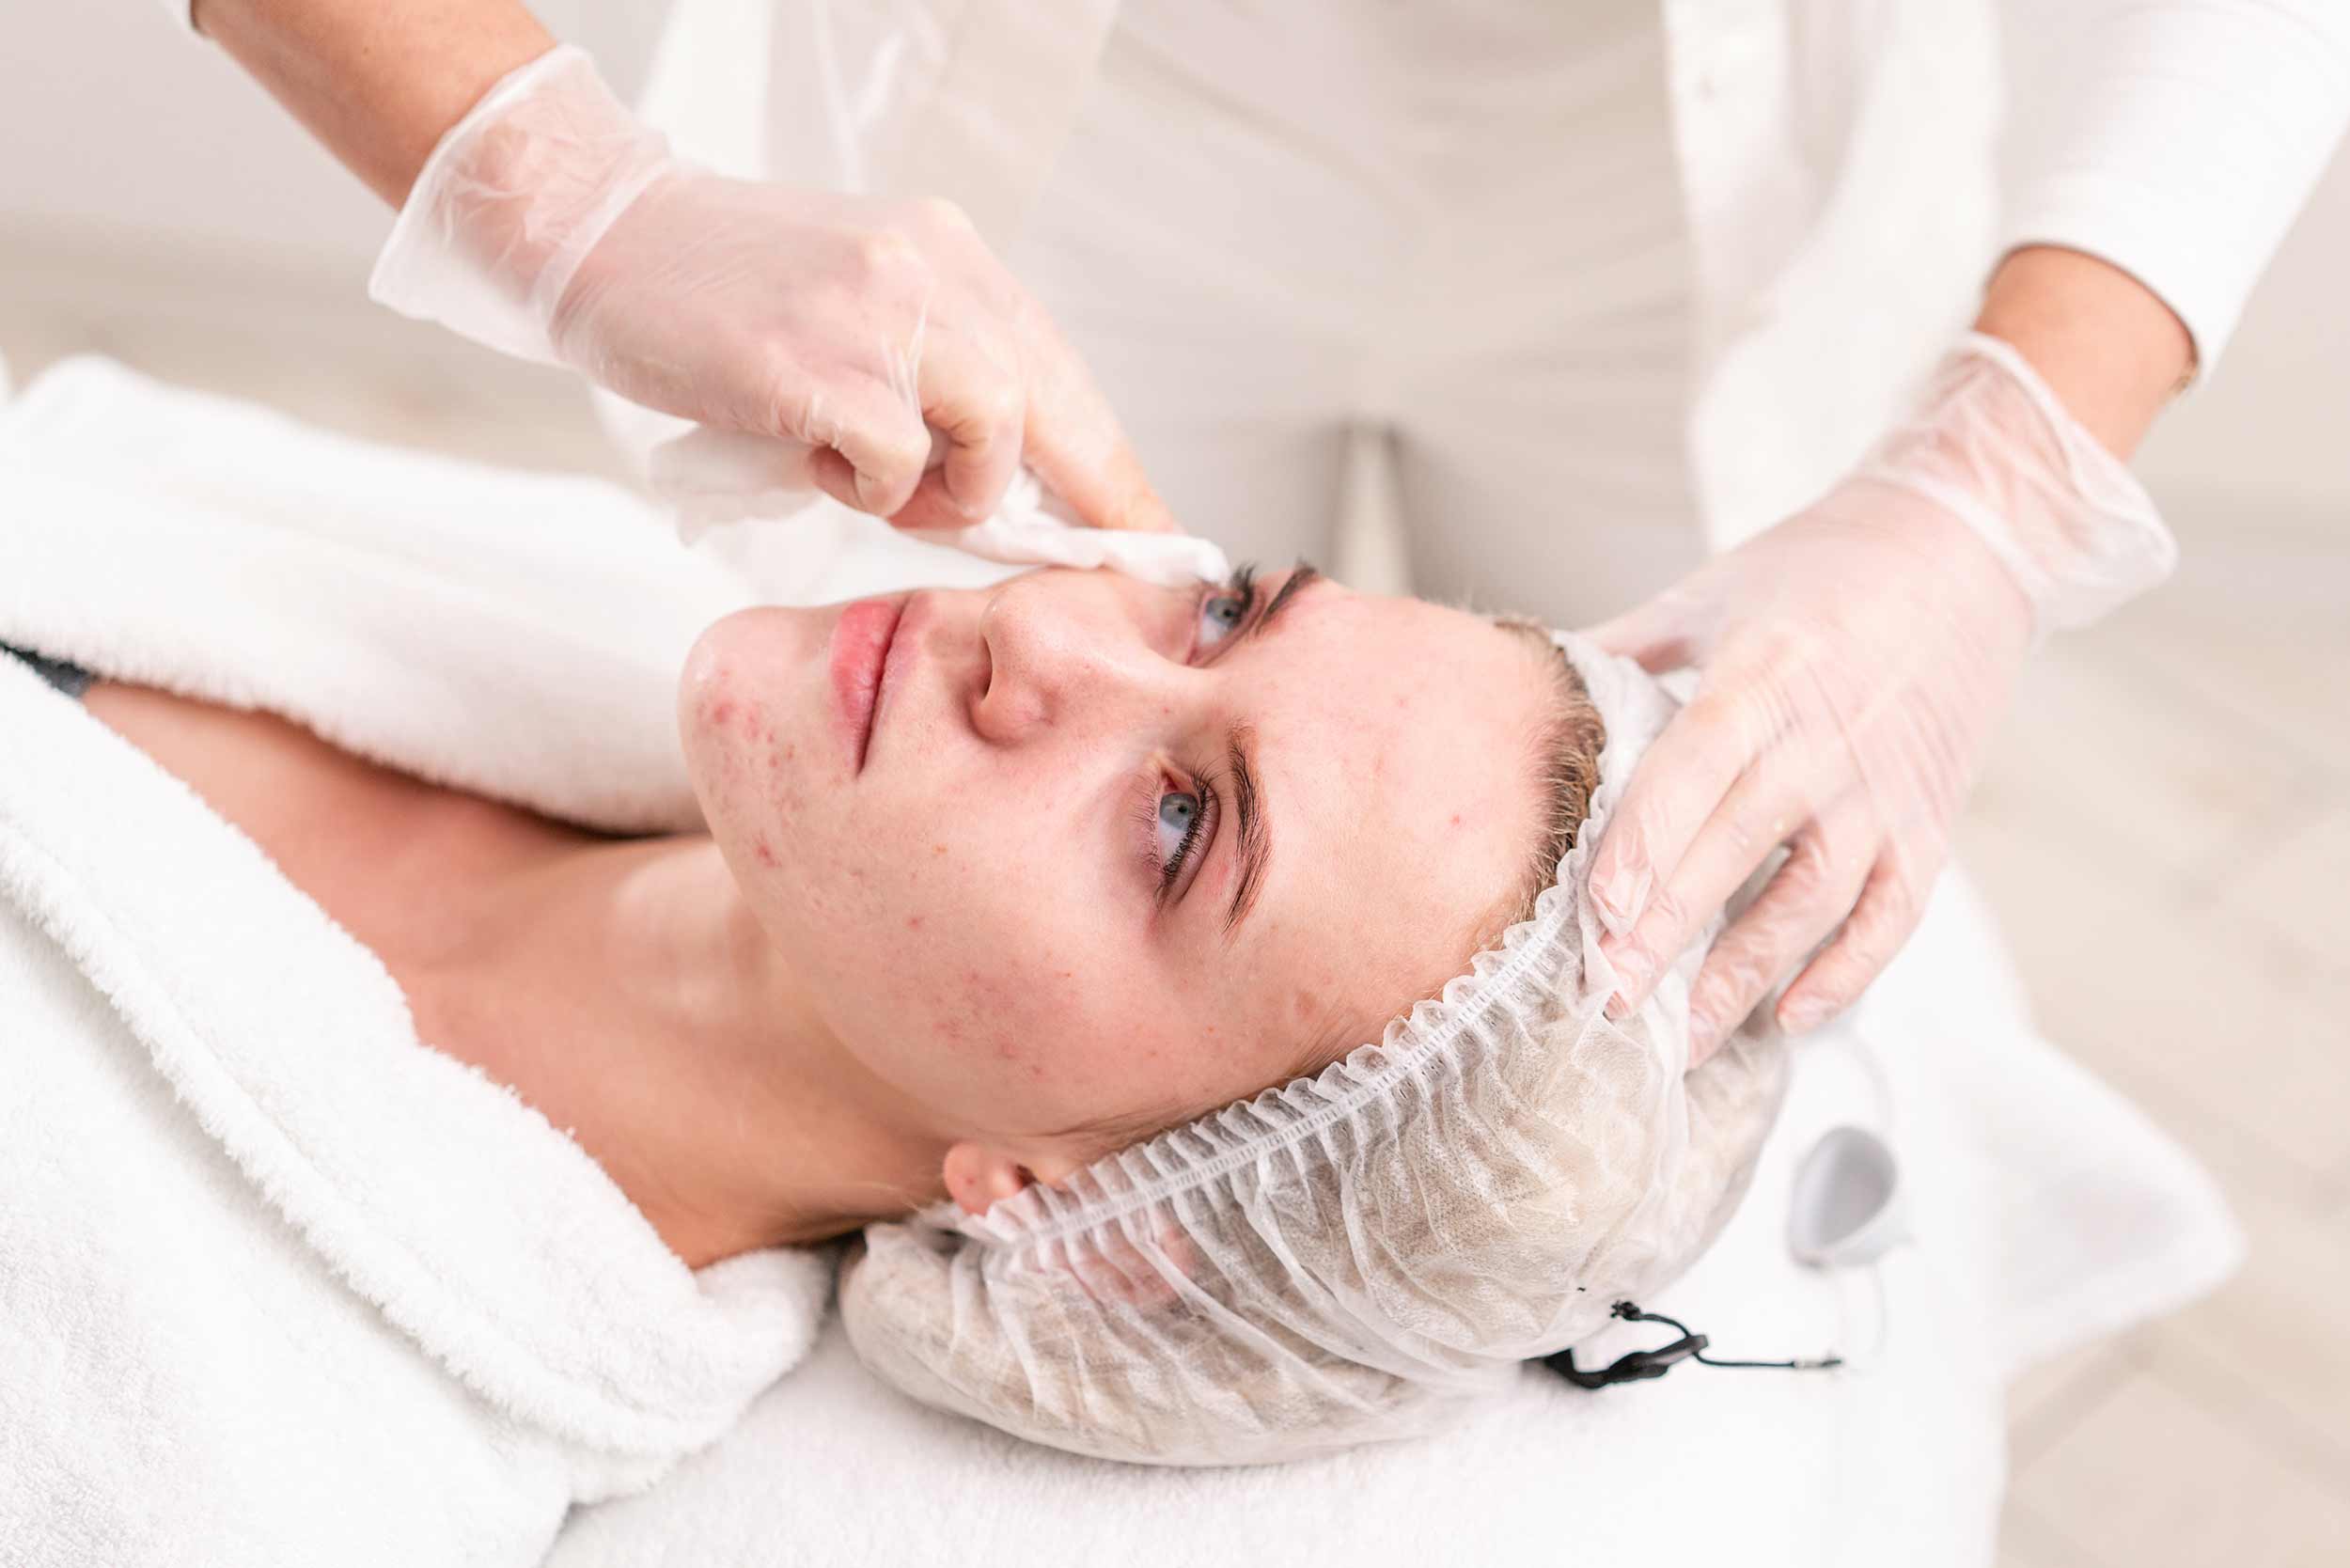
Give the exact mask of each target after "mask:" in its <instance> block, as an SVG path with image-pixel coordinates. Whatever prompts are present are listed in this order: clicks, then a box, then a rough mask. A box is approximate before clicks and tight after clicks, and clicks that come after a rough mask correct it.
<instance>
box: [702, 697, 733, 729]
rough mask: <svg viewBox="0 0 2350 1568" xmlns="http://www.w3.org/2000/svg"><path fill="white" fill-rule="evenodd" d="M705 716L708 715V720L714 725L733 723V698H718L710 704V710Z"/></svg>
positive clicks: (720, 725) (721, 725) (722, 725)
mask: <svg viewBox="0 0 2350 1568" xmlns="http://www.w3.org/2000/svg"><path fill="white" fill-rule="evenodd" d="M707 716H708V717H709V719H710V722H711V723H712V724H713V725H714V726H719V727H724V726H726V725H729V724H731V723H733V722H734V698H730V697H722V698H719V699H718V700H717V701H715V702H713V703H712V704H711V705H710V711H709V713H708V715H707Z"/></svg>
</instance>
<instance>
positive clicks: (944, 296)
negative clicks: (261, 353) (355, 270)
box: [368, 45, 1172, 529]
mask: <svg viewBox="0 0 2350 1568" xmlns="http://www.w3.org/2000/svg"><path fill="white" fill-rule="evenodd" d="M368 293H369V295H370V296H371V297H373V298H374V299H375V300H377V301H378V302H380V303H382V304H384V305H387V306H391V307H392V308H393V309H395V310H398V311H399V312H400V313H401V314H403V315H407V316H413V317H416V318H418V319H420V320H425V321H438V322H440V323H441V324H443V325H444V326H446V327H448V328H449V329H450V330H452V331H454V332H457V333H459V334H461V335H462V336H463V337H470V338H472V339H474V340H475V341H477V342H479V343H484V344H487V345H488V346H490V347H491V348H493V349H498V350H501V351H503V352H504V353H509V354H513V355H516V356H517V357H520V358H524V359H532V360H539V361H541V362H545V363H558V364H563V365H568V366H571V367H572V368H575V369H577V370H579V371H580V372H581V373H583V374H585V375H587V376H588V377H589V378H591V379H592V380H595V381H597V382H600V383H602V384H603V385H605V386H607V387H610V388H611V389H612V390H613V391H615V392H618V393H619V394H620V395H621V396H623V397H626V398H629V399H632V400H635V401H637V402H640V403H644V404H646V405H648V406H650V407H652V408H657V409H660V410H662V411H664V412H666V413H669V414H674V415H679V416H683V417H685V418H688V419H692V420H696V421H697V422H699V423H700V424H702V425H704V426H706V427H710V428H712V429H715V430H719V431H748V432H751V433H753V434H757V435H763V436H772V437H775V438H776V440H778V441H780V442H788V443H796V444H803V445H805V446H807V447H812V448H815V450H814V452H813V456H812V463H811V465H810V472H809V477H810V478H812V479H813V480H814V482H815V483H816V484H817V486H818V487H819V488H821V489H823V491H825V492H826V493H827V494H830V495H832V496H833V497H834V498H835V499H836V500H838V501H840V502H842V503H844V504H845V505H848V506H852V507H855V508H857V509H858V510H864V511H869V512H873V513H876V514H878V515H880V516H884V517H887V518H889V519H890V520H891V521H893V522H896V523H899V524H901V525H906V526H917V527H957V526H961V525H964V524H970V523H976V522H978V521H979V520H980V519H982V518H985V517H987V516H988V515H989V514H990V513H992V512H993V511H994V510H995V505H996V503H997V501H998V500H1000V499H1001V498H1002V496H1003V494H1004V492H1005V490H1006V488H1007V487H1008V486H1009V485H1010V484H1011V481H1012V478H1013V476H1014V475H1015V474H1016V473H1017V472H1018V470H1019V469H1020V467H1021V465H1022V463H1023V462H1024V461H1025V463H1026V464H1027V466H1028V467H1029V468H1030V469H1031V470H1032V471H1033V472H1034V473H1035V474H1036V476H1037V477H1038V478H1040V479H1041V480H1042V482H1043V483H1044V485H1045V486H1046V487H1047V488H1048V489H1049V490H1050V491H1051V492H1052V493H1053V494H1056V495H1058V497H1059V498H1060V499H1061V500H1062V501H1063V502H1064V503H1065V504H1066V506H1067V509H1068V510H1070V511H1071V512H1072V513H1073V514H1074V515H1075V516H1076V517H1077V518H1078V519H1079V520H1081V521H1083V522H1085V523H1087V524H1089V525H1094V526H1100V527H1114V528H1150V529H1163V528H1168V527H1171V526H1172V521H1171V519H1170V518H1169V517H1168V516H1167V510H1166V508H1165V507H1164V506H1163V505H1162V504H1161V503H1160V501H1159V499H1158V497H1157V495H1156V494H1153V493H1152V489H1151V487H1150V485H1149V483H1148V482H1147V481H1146V480H1145V479H1144V478H1143V477H1142V473H1141V468H1140V465H1139V463H1137V462H1136V458H1135V455H1134V452H1133V449H1132V448H1131V447H1129V446H1128V445H1127V442H1126V438H1125V435H1124V433H1123V431H1121V430H1120V428H1119V425H1118V421H1117V419H1116V418H1115V417H1114V416H1112V415H1111V413H1110V411H1109V408H1108V405H1107V404H1106V403H1105V401H1104V400H1103V399H1102V396H1101V393H1100V392H1099V391H1098V390H1097V389H1096V388H1095V386H1094V384H1093V382H1092V379H1091V377H1090V376H1089V374H1088V373H1087V371H1086V369H1085V368H1084V367H1083V366H1082V365H1081V364H1080V363H1079V362H1078V360H1077V358H1076V355H1075V354H1074V353H1073V352H1072V350H1071V349H1070V347H1069V345H1068V344H1067V343H1066V342H1064V341H1063V340H1062V338H1061V337H1060V335H1059V334H1058V331H1057V330H1056V329H1055V328H1054V326H1053V324H1052V323H1051V321H1048V320H1047V319H1046V317H1045V314H1044V312H1043V310H1042V308H1041V307H1040V306H1038V305H1037V304H1036V302H1035V301H1034V300H1032V299H1031V298H1029V296H1028V295H1027V293H1026V290H1023V289H1021V288H1020V286H1019V285H1018V284H1017V283H1015V282H1014V281H1013V280H1012V278H1011V274H1009V273H1007V272H1006V271H1005V270H1004V268H1003V265H1002V264H1001V263H1000V262H998V261H997V260H996V259H995V256H994V255H993V254H992V253H990V251H989V250H988V248H987V246H986V244H985V243H983V242H982V241H981V240H980V239H979V235H978V233H977V232H976V231H974V230H973V229H972V227H971V226H970V225H969V223H968V222H966V221H965V220H964V218H963V216H962V214H961V213H960V212H959V211H957V210H956V209H955V208H953V207H952V206H950V205H948V204H947V203H944V202H936V201H890V200H883V199H879V198H874V197H867V196H843V195H838V194H833V193H828V192H823V191H813V190H802V189H795V188H792V187H790V186H784V185H776V184H764V183H757V182H751V181H744V180H727V179H722V178H720V177H718V176H716V175H713V174H711V173H709V172H708V171H706V170H702V169H698V168H696V167H693V166H691V165H686V164H683V163H681V162H680V161H678V160H677V159H675V158H673V157H671V156H670V154H669V150H668V146H667V143H666V140H665V138H663V137H662V136H661V135H660V133H657V132H654V131H652V130H650V129H649V128H648V127H646V126H645V125H644V124H643V123H642V122H640V121H639V120H638V119H637V118H636V117H635V115H634V114H632V113H631V112H630V111H629V110H628V109H627V108H626V107H625V106H624V105H623V104H621V103H620V102H619V100H618V99H616V98H614V97H613V96H612V94H611V92H610V91H609V90H608V89H607V88H606V87H605V86H604V85H603V81H602V79H601V78H600V77H599V76H598V75H597V73H596V69H595V66H594V64H593V62H591V61H590V60H589V59H588V57H587V55H586V54H584V53H583V52H581V51H580V50H578V49H576V48H573V47H572V46H570V45H563V46H560V47H558V48H556V49H554V50H551V51H549V52H548V53H547V54H545V55H541V56H540V57H539V58H538V59H536V60H534V61H532V62H531V63H530V64H528V65H525V66H524V67H522V68H521V69H520V70H518V71H514V72H512V73H511V74H509V75H508V76H507V77H505V78H504V79H503V80H501V81H500V82H498V83H497V85H496V86H493V87H492V88H491V89H490V91H489V92H488V93H486V94H484V95H483V97H482V99H481V101H480V102H478V103H477V104H476V105H475V106H474V107H473V108H472V110H470V111H469V112H468V113H467V114H466V115H465V117H464V118H462V120H460V121H459V122H458V123H457V124H456V125H455V126H453V127H451V128H450V130H449V131H448V133H446V135H444V136H443V137H442V138H441V141H440V143H439V145H438V146H436V147H435V148H434V149H433V150H432V155H431V158H430V159H429V160H428V161H427V162H426V164H425V166H424V169H423V171H422V172H421V173H420V174H419V175H418V176H417V178H416V181H415V186H414V188H413V189H412V190H411V191H410V193H409V196H408V199H407V201H406V203H405V204H404V205H403V206H402V207H401V209H400V212H399V219H398V220H397V222H396V223H395V224H394V226H393V229H392V236H391V238H390V239H389V240H388V241H387V242H386V243H385V244H384V252H383V255H382V256H381V257H379V258H378V259H377V261H376V265H375V271H374V274H373V275H372V276H371V277H370V279H369V280H368ZM934 447H935V451H934V450H933V448H934Z"/></svg>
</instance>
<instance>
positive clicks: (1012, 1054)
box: [995, 1040, 1020, 1061]
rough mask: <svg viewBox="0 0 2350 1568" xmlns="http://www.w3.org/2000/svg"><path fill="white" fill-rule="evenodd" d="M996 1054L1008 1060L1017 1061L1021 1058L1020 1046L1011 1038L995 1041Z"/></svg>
mask: <svg viewBox="0 0 2350 1568" xmlns="http://www.w3.org/2000/svg"><path fill="white" fill-rule="evenodd" d="M995 1054H996V1055H997V1056H999V1057H1001V1058H1004V1059H1005V1060H1006V1061H1017V1060H1019V1059H1020V1047H1019V1046H1017V1045H1014V1044H1013V1043H1011V1041H1009V1040H999V1041H997V1042H996V1043H995Z"/></svg>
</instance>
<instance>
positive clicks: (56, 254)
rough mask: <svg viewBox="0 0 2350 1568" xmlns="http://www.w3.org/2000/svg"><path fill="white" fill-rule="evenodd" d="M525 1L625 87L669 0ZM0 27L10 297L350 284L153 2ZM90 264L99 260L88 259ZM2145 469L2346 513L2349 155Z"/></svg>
mask: <svg viewBox="0 0 2350 1568" xmlns="http://www.w3.org/2000/svg"><path fill="white" fill-rule="evenodd" d="M536 8H537V9H538V11H539V13H540V15H541V16H542V17H544V18H545V19H546V21H547V23H548V24H549V25H550V26H551V27H553V28H554V30H555V31H556V32H557V33H559V34H561V35H562V36H564V37H566V38H570V39H574V40H576V41H578V42H581V43H584V44H586V45H587V47H588V48H590V49H591V50H593V51H594V52H595V53H596V55H597V56H598V58H599V59H600V60H601V61H602V62H603V65H604V68H605V70H606V72H607V73H608V74H609V75H610V76H611V77H612V78H613V79H614V81H615V85H616V86H619V87H620V88H621V90H623V91H630V90H633V89H634V86H635V82H636V79H637V76H638V74H639V72H640V71H641V70H642V66H643V61H644V57H645V53H646V50H647V49H648V47H649V45H650V39H651V38H652V36H653V34H654V32H655V31H656V30H657V28H658V27H659V25H660V22H661V18H662V16H663V14H664V12H665V10H666V8H665V7H664V6H663V5H661V4H660V3H658V0H538V4H537V7H536ZM2012 31H2013V30H2012ZM4 36H5V37H6V38H7V39H8V44H7V47H6V48H5V49H0V149H6V150H5V152H4V153H0V304H5V303H7V302H6V295H7V293H8V291H9V290H12V289H15V290H34V289H36V288H38V289H39V290H45V292H44V293H43V294H42V296H41V297H40V298H39V299H20V300H19V301H18V302H16V303H17V304H18V305H19V306H21V307H25V308H30V309H32V310H34V311H39V310H43V309H48V308H51V301H52V300H53V299H55V300H58V301H59V302H60V303H58V305H57V306H55V307H56V308H60V309H63V308H68V307H80V308H94V306H92V305H91V303H90V300H87V299H72V298H68V297H66V296H69V295H71V294H72V292H73V291H74V290H77V289H78V290H82V292H84V293H86V294H88V295H90V296H92V298H95V296H96V295H97V294H98V293H99V292H100V291H101V290H102V289H105V288H111V287H113V286H114V285H113V282H112V281H111V278H112V276H113V274H116V273H117V272H118V269H121V268H125V267H133V268H134V270H135V271H136V272H137V273H140V274H148V275H149V276H150V277H151V276H152V275H156V274H161V275H164V276H166V277H167V276H168V275H169V274H171V272H172V271H173V269H175V268H180V267H184V268H186V269H187V270H188V272H189V274H190V275H191V287H190V290H189V292H190V295H191V298H193V299H201V300H203V301H205V302H206V303H204V304H203V305H202V306H192V308H203V309H207V310H210V309H214V308H217V306H215V305H214V304H213V303H211V302H212V301H214V300H215V299H216V298H217V297H218V294H219V279H220V277H221V276H222V274H239V273H240V272H241V270H243V271H245V273H246V275H264V276H267V277H269V278H271V279H273V280H274V281H273V284H272V287H274V288H283V289H286V290H291V291H293V292H296V293H300V294H302V295H304V296H305V297H306V299H307V301H308V304H307V306H306V308H307V309H309V310H310V311H311V312H312V313H313V314H315V313H317V312H318V311H319V310H320V309H321V302H325V301H334V300H353V301H355V300H356V298H357V290H359V288H360V286H361V282H362V280H363V279H364V278H365V275H366V270H367V262H368V258H369V257H370V256H371V255H372V254H373V252H374V249H375V246H376V244H377V243H379V241H380V240H381V238H382V236H383V233H384V227H385V226H386V224H387V222H388V217H387V215H386V214H385V212H384V210H383V209H382V208H381V207H380V206H379V205H378V204H377V203H376V201H375V200H374V198H373V197H372V196H368V193H367V192H366V191H364V190H363V189H361V188H360V186H359V185H358V184H357V183H356V182H355V181H353V180H351V179H350V178H349V177H347V176H346V175H344V174H343V173H342V172H341V170H340V169H338V168H337V166H336V165H334V164H333V162H332V161H331V160H330V159H328V158H327V156H326V155H325V154H324V153H322V152H321V151H320V150H319V149H317V148H316V147H315V146H314V145H312V144H311V143H310V142H309V140H308V139H307V138H306V137H305V136H304V135H303V134H302V133H300V132H299V131H298V130H297V129H296V128H295V127H294V126H293V124H292V122H291V121H290V119H289V118H287V117H286V116H285V115H284V114H283V113H282V112H281V111H280V110H279V109H278V108H277V106H276V105H275V104H274V103H273V102H270V101H269V100H268V99H267V98H266V97H265V96H264V95H263V94H262V93H261V92H260V91H259V90H258V88H256V87H255V86H253V85H252V84H251V83H250V82H248V81H247V80H246V79H245V78H244V77H243V75H242V74H240V73H239V72H238V71H236V69H235V68H234V67H233V66H231V65H230V64H229V63H228V62H227V60H226V59H225V58H223V57H222V56H221V55H219V54H218V52H217V51H215V50H213V49H212V48H211V46H210V45H207V44H205V43H203V42H201V41H200V40H198V39H194V38H191V37H189V36H188V35H186V34H185V33H184V32H182V31H180V29H178V28H177V27H175V26H174V25H173V24H172V23H171V22H170V21H169V20H168V19H167V17H166V16H165V15H164V11H163V8H161V7H160V6H159V5H157V4H156V3H155V0H71V3H66V4H49V5H40V6H35V5H32V4H29V3H28V4H25V5H24V6H22V7H20V8H17V10H16V14H15V15H14V16H13V17H12V18H11V19H10V20H9V22H8V24H7V25H6V28H5V35H4ZM34 259H45V265H36V264H35V260H34ZM93 259H102V260H103V262H104V266H103V267H101V268H99V269H97V273H96V274H93V272H92V271H91V270H90V267H89V266H88V265H87V263H88V262H90V261H91V260H93ZM200 271H201V272H207V273H208V274H209V279H210V281H209V282H208V283H207V284H206V285H205V286H204V287H197V286H196V278H195V274H196V273H197V272H200ZM100 274H103V275H100ZM152 307H153V302H152V300H151V299H150V300H149V306H148V308H149V309H151V308H152ZM258 321H259V318H257V323H258ZM2140 468H2141V471H2142V472H2143V473H2144V474H2145V475H2146V476H2147V478H2148V479H2149V482H2150V483H2151V484H2153V485H2154V488H2155V489H2156V490H2157V492H2158V493H2159V494H2163V495H2164V496H2165V497H2166V498H2167V499H2170V500H2171V501H2173V503H2174V504H2192V505H2196V506H2199V507H2201V506H2205V505H2213V504H2218V503H2217V495H2218V494H2219V493H2222V492H2224V493H2225V494H2226V496H2227V498H2228V502H2227V504H2230V505H2237V504H2242V503H2245V502H2248V501H2258V502H2259V503H2260V504H2262V505H2264V506H2265V507H2268V508H2270V509H2272V510H2289V511H2292V512H2295V513H2313V514H2318V515H2329V516H2331V517H2334V518H2350V156H2342V157H2338V158H2337V159H2336V160H2335V163H2334V166H2333V169H2332V171H2331V173H2330V175H2329V176H2328V177H2327V179H2326V182H2325V184H2324V186H2323V187H2322V188H2321V189H2320V191H2319V192H2318V194H2317V196H2316V198H2315V200H2314V201H2313V203H2312V204H2311V209H2310V211H2309V212H2308V213H2307V214H2306V215H2305V216H2304V217H2303V219H2302V221H2301V224H2300V226H2299V227H2298V228H2296V229H2295V232H2294V234H2293V236H2292V238H2291V239H2290V240H2289V242H2288V243H2287V244H2286V246H2285V248H2284V250H2283V252H2282V254H2280V255H2279V257H2278V259H2277V262H2276V265H2275V268H2274V270H2273V271H2272V273H2271V274H2270V277H2269V281H2268V283H2267V285H2266V287H2265V288H2264V290H2263V291H2262V292H2261V294H2260V295H2259V296H2258V297H2256V298H2255V299H2254V301H2253V303H2252V306H2251V308H2250V309H2249V311H2248V313H2247V315H2246V318H2245V321H2244V325H2243V329H2242V331H2241V333H2240V334H2239V336H2238V337H2237V338H2236V341H2235V344H2234V346H2233V349H2232V350H2231V351H2230V353H2229V356H2228V358H2227V361H2226V362H2225V364H2224V365H2223V366H2222V367H2221V368H2220V372H2219V374H2218V376H2217V378H2215V380H2214V381H2213V383H2212V384H2209V385H2208V386H2206V387H2204V388H2202V389H2201V390H2199V391H2198V392H2197V393H2196V394H2195V396H2194V397H2193V398H2191V399H2190V400H2188V402H2187V403H2186V406H2184V407H2183V408H2181V409H2180V410H2178V411H2177V412H2176V413H2175V414H2174V415H2172V416H2170V418H2169V419H2168V420H2166V421H2165V423H2164V425H2163V426H2162V427H2161V428H2160V429H2159V430H2158V431H2157V432H2156V435H2155V437H2154V440H2153V442H2152V443H2151V444H2150V445H2149V447H2148V448H2147V451H2146V453H2145V455H2144V457H2143V458H2142V460H2141V463H2140Z"/></svg>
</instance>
